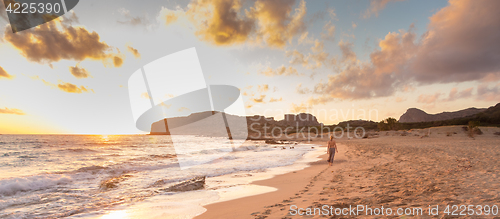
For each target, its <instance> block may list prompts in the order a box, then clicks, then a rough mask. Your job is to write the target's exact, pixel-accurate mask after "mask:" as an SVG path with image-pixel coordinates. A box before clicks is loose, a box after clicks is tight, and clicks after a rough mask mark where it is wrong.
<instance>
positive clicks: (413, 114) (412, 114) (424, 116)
mask: <svg viewBox="0 0 500 219" xmlns="http://www.w3.org/2000/svg"><path fill="white" fill-rule="evenodd" d="M485 110H486V109H477V108H468V109H464V110H459V111H455V112H442V113H438V114H428V113H426V112H424V111H423V110H420V109H417V108H410V109H408V110H407V111H406V113H404V114H403V115H401V117H400V118H399V122H403V123H406V122H433V121H442V120H448V119H455V118H461V117H466V116H471V115H475V114H478V113H480V112H483V111H485Z"/></svg>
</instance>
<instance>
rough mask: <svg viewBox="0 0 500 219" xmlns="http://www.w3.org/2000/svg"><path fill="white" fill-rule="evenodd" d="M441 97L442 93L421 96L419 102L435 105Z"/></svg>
mask: <svg viewBox="0 0 500 219" xmlns="http://www.w3.org/2000/svg"><path fill="white" fill-rule="evenodd" d="M439 96H441V94H440V93H435V94H421V95H420V96H418V99H417V102H419V103H425V104H434V103H435V102H436V101H437V100H438V99H439Z"/></svg>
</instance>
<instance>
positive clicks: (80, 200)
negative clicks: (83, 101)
mask: <svg viewBox="0 0 500 219" xmlns="http://www.w3.org/2000/svg"><path fill="white" fill-rule="evenodd" d="M175 138H176V140H175V142H176V143H179V142H181V143H182V147H183V148H184V149H186V148H188V150H184V151H187V152H188V153H186V154H178V153H176V150H175V147H174V146H173V144H172V138H171V137H170V136H151V135H109V136H106V135H0V218H61V217H70V218H121V217H120V215H119V214H123V213H124V211H128V212H135V213H136V214H137V215H139V216H138V217H142V216H140V215H141V214H143V213H145V212H144V209H148V208H156V209H161V214H160V215H157V216H158V217H164V216H168V215H172V216H175V217H176V218H190V217H193V216H195V215H197V214H200V213H202V212H203V210H204V208H203V207H202V205H204V204H209V203H213V202H217V201H224V200H230V199H232V198H235V197H241V196H245V195H250V194H259V193H263V192H268V191H272V190H273V189H272V188H262V187H259V188H257V187H258V186H253V185H249V183H250V182H251V181H254V180H258V179H265V178H270V177H272V176H273V175H276V174H280V173H284V172H289V171H293V170H296V169H300V168H303V167H305V165H303V164H302V165H298V166H297V163H300V162H297V161H298V160H299V161H300V160H303V157H304V155H305V154H306V153H309V154H311V152H313V151H315V150H316V149H313V148H312V147H311V145H309V144H298V145H268V144H265V143H264V142H262V141H245V142H244V143H243V144H241V145H239V144H237V145H238V146H236V147H234V146H232V145H233V142H232V141H230V140H227V139H225V138H214V137H203V136H175ZM240 143H241V142H240ZM290 146H292V147H294V148H292V149H291V148H290ZM190 148H191V149H190ZM228 148H230V150H229V151H228ZM190 159H191V160H194V161H195V162H194V165H190V166H189V167H188V168H185V167H184V168H183V167H182V166H181V165H179V162H180V160H184V161H186V160H190ZM200 160H202V161H203V162H196V161H200ZM294 163H295V164H294ZM302 163H304V162H302ZM196 176H206V177H207V180H206V182H207V186H206V189H204V190H199V191H190V192H165V190H164V189H165V188H168V187H170V186H172V185H175V184H177V183H179V182H181V181H184V180H188V179H191V178H193V177H196ZM245 191H246V192H245ZM231 194H233V195H231ZM120 209H122V210H120ZM123 209H128V210H123ZM134 209H135V210H134ZM138 209H142V210H138ZM115 214H118V215H115ZM145 215H149V216H151V217H154V215H155V214H151V212H149V213H148V212H146V213H145ZM108 216H111V217H108ZM115 216H116V217H115ZM143 216H144V215H143ZM172 218H173V217H172Z"/></svg>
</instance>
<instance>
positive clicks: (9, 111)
mask: <svg viewBox="0 0 500 219" xmlns="http://www.w3.org/2000/svg"><path fill="white" fill-rule="evenodd" d="M0 114H14V115H25V113H24V112H23V111H22V110H20V109H14V108H7V107H5V108H3V109H2V108H0Z"/></svg>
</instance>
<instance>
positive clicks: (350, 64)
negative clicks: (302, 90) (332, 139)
mask: <svg viewBox="0 0 500 219" xmlns="http://www.w3.org/2000/svg"><path fill="white" fill-rule="evenodd" d="M499 7H500V1H480V2H477V1H470V0H467V1H450V2H449V5H448V6H446V7H445V8H443V9H441V10H440V11H438V12H437V13H436V14H434V15H433V16H432V17H430V21H431V22H430V24H429V26H428V27H427V32H426V33H425V34H423V35H422V36H421V37H417V35H416V33H415V32H414V31H413V29H414V27H413V25H411V26H410V28H409V30H408V31H405V30H399V31H398V32H390V33H388V34H387V35H386V36H385V38H384V39H382V40H380V41H379V45H378V46H379V48H377V49H376V50H374V51H373V52H372V53H371V54H370V56H369V57H370V59H369V61H366V62H361V61H360V60H357V57H356V54H355V53H354V52H353V50H352V47H353V45H352V44H350V43H349V42H343V41H341V42H339V47H340V50H341V52H342V58H341V62H340V63H339V65H338V68H339V69H340V73H338V74H332V75H329V76H328V81H327V82H320V83H318V84H316V85H315V87H314V89H313V91H314V93H315V94H318V95H322V96H324V98H325V99H331V100H334V99H352V100H354V99H369V98H377V97H386V96H390V95H392V94H394V93H395V92H396V91H405V90H407V88H408V87H412V86H415V85H426V84H439V83H449V82H464V81H495V80H498V79H499V78H500V61H499V60H500V59H499V57H500V41H499V40H498V39H499V38H500V13H498V12H497V11H496V9H494V8H499ZM485 21H487V22H485ZM486 90H487V89H486ZM464 95H465V94H464ZM422 98H423V97H422ZM422 101H423V100H422Z"/></svg>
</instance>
